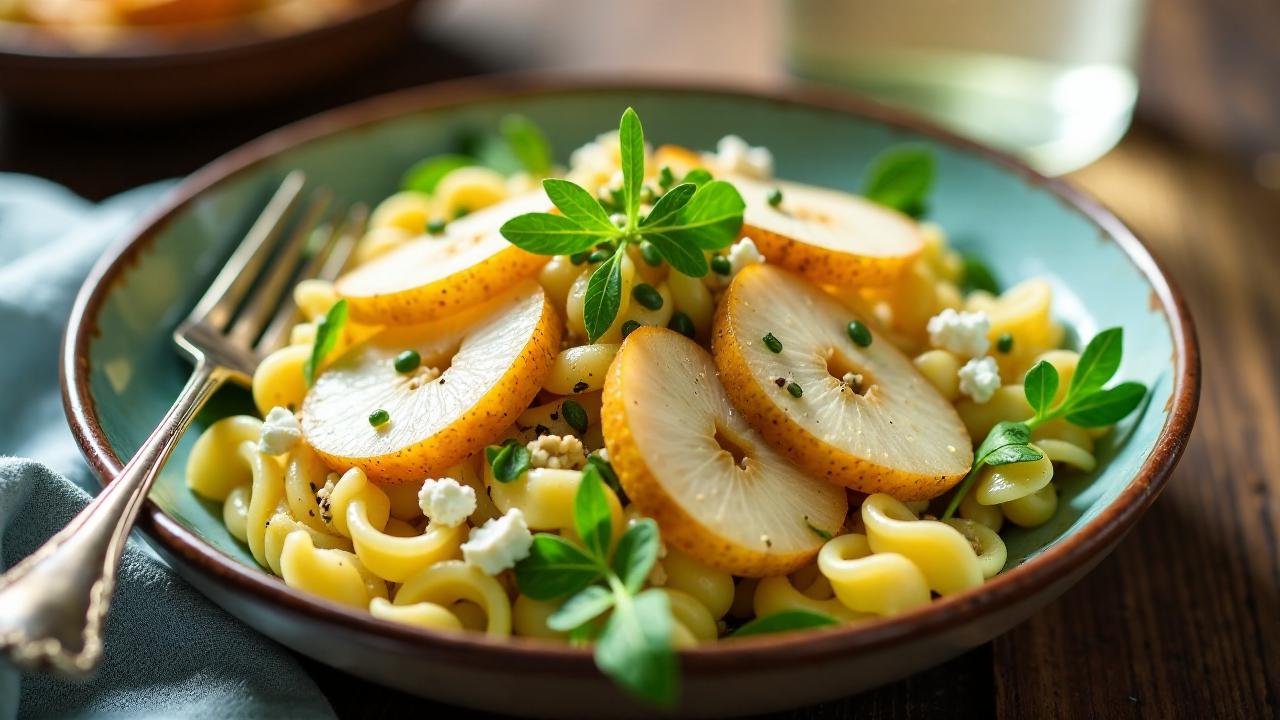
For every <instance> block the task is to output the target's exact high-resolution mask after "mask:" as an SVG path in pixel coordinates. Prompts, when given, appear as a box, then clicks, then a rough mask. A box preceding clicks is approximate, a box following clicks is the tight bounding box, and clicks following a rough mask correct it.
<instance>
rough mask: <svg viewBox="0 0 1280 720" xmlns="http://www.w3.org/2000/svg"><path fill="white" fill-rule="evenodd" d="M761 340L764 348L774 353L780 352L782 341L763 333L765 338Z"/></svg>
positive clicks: (771, 334)
mask: <svg viewBox="0 0 1280 720" xmlns="http://www.w3.org/2000/svg"><path fill="white" fill-rule="evenodd" d="M761 339H762V340H764V346H765V347H767V348H769V349H770V350H772V351H774V352H775V353H780V352H782V341H781V340H779V339H778V338H776V337H774V336H773V333H765V336H764V337H763V338H761Z"/></svg>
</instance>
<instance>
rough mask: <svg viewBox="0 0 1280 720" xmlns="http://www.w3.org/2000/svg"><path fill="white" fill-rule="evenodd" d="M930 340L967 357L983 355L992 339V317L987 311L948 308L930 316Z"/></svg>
mask: <svg viewBox="0 0 1280 720" xmlns="http://www.w3.org/2000/svg"><path fill="white" fill-rule="evenodd" d="M926 329H927V330H928V331H929V342H930V343H931V344H932V345H933V346H934V347H937V348H942V349H943V350H949V351H951V352H953V353H955V354H956V355H962V356H965V357H975V358H976V357H982V356H983V355H985V354H986V352H987V348H989V347H991V341H990V340H988V339H987V333H988V332H990V331H991V319H990V318H988V317H987V314H986V313H985V312H956V311H955V310H954V309H952V308H947V309H946V310H943V311H942V312H940V313H938V314H937V315H934V316H933V317H931V318H929V324H928V325H927V326H926Z"/></svg>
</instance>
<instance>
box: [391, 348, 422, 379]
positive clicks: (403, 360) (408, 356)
mask: <svg viewBox="0 0 1280 720" xmlns="http://www.w3.org/2000/svg"><path fill="white" fill-rule="evenodd" d="M421 364H422V356H421V355H419V354H418V351H417V350H405V351H404V352H402V353H400V354H399V355H397V356H396V361H395V363H394V365H395V368H396V372H398V373H400V374H402V375H403V374H406V373H411V372H413V371H414V370H417V369H418V366H419V365H421Z"/></svg>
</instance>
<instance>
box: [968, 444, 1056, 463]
mask: <svg viewBox="0 0 1280 720" xmlns="http://www.w3.org/2000/svg"><path fill="white" fill-rule="evenodd" d="M1043 457H1044V453H1041V452H1040V451H1039V450H1036V449H1035V448H1033V447H1031V446H1030V445H1005V446H1004V447H998V448H996V449H995V450H992V451H991V452H990V453H988V454H987V456H986V457H985V458H983V460H982V464H983V465H1012V464H1013V463H1021V462H1034V461H1036V460H1039V459H1041V458H1043Z"/></svg>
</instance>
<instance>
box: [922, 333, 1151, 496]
mask: <svg viewBox="0 0 1280 720" xmlns="http://www.w3.org/2000/svg"><path fill="white" fill-rule="evenodd" d="M1123 355H1124V330H1123V328H1118V327H1114V328H1108V329H1106V330H1103V331H1102V332H1100V333H1098V334H1097V335H1095V336H1093V339H1092V340H1090V341H1089V344H1088V345H1086V346H1085V348H1084V351H1083V352H1081V353H1080V359H1079V361H1077V363H1076V369H1075V372H1074V373H1073V374H1072V376H1071V384H1070V385H1069V386H1068V387H1067V390H1066V392H1065V393H1063V395H1062V399H1061V400H1059V401H1058V402H1056V403H1055V402H1054V399H1055V398H1056V397H1057V395H1058V389H1059V386H1060V383H1061V378H1060V377H1059V375H1058V370H1057V368H1055V367H1054V366H1053V365H1051V364H1050V363H1049V362H1047V361H1045V360H1041V361H1040V362H1038V363H1036V364H1035V366H1034V367H1032V368H1031V369H1030V370H1029V371H1027V374H1026V376H1025V377H1024V379H1023V382H1022V388H1023V393H1024V394H1025V395H1026V398H1027V403H1028V404H1029V405H1030V406H1031V410H1032V413H1033V415H1032V416H1031V418H1030V419H1028V420H1026V421H1024V422H1008V421H1006V422H1001V423H998V424H997V425H996V426H995V427H993V428H992V429H991V432H989V433H987V437H986V439H984V440H983V441H982V444H981V445H979V446H978V449H977V450H976V451H974V457H973V468H972V469H971V470H969V474H968V475H966V476H965V478H964V480H961V481H960V484H959V485H958V486H956V490H955V493H954V494H953V495H952V496H951V501H950V502H949V503H948V504H947V509H946V511H945V512H943V513H942V519H943V520H946V519H947V518H949V517H951V516H952V515H954V514H955V512H956V509H957V508H959V507H960V501H961V500H963V499H964V496H965V495H967V494H968V492H969V488H971V487H972V486H973V483H974V482H975V481H976V480H977V477H978V473H979V472H980V471H981V470H982V468H983V467H986V466H988V465H1007V464H1010V463H1018V462H1030V461H1033V460H1039V459H1040V458H1042V457H1043V455H1042V454H1041V453H1040V451H1039V450H1036V449H1035V448H1034V447H1032V446H1031V431H1032V430H1035V429H1036V428H1037V427H1039V426H1041V425H1044V424H1045V423H1049V422H1053V421H1054V420H1059V419H1065V420H1066V421H1067V422H1069V423H1072V424H1073V425H1079V426H1081V427H1088V428H1093V427H1105V426H1107V425H1112V424H1114V423H1117V422H1119V421H1120V420H1122V419H1124V417H1125V416H1126V415H1128V414H1129V413H1131V412H1133V411H1134V410H1135V409H1136V408H1137V407H1138V405H1140V404H1141V403H1142V398H1143V397H1145V396H1146V394H1147V387H1146V386H1145V385H1143V384H1142V383H1139V382H1122V383H1119V384H1117V385H1115V386H1113V387H1110V388H1104V387H1103V386H1104V385H1106V384H1107V383H1108V382H1110V381H1111V378H1112V377H1114V376H1115V374H1116V371H1117V370H1119V369H1120V360H1121V358H1122V357H1123Z"/></svg>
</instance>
